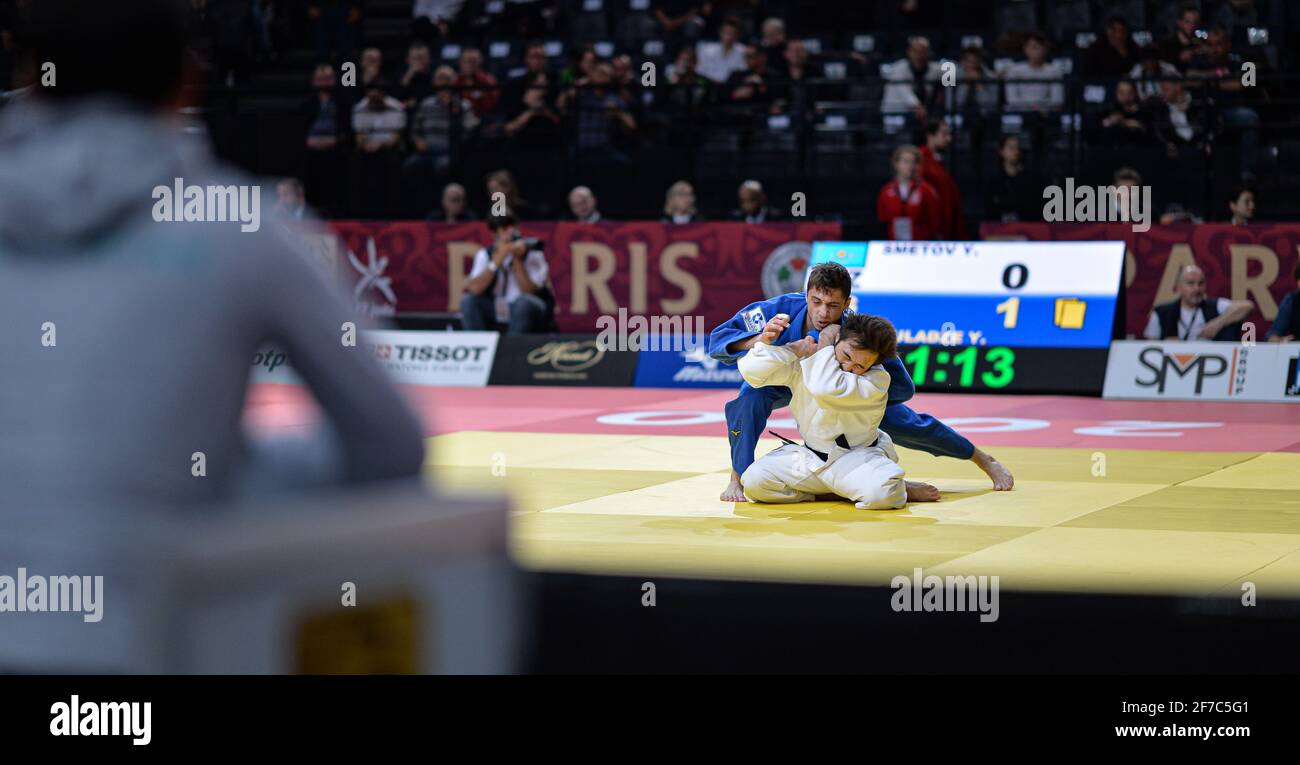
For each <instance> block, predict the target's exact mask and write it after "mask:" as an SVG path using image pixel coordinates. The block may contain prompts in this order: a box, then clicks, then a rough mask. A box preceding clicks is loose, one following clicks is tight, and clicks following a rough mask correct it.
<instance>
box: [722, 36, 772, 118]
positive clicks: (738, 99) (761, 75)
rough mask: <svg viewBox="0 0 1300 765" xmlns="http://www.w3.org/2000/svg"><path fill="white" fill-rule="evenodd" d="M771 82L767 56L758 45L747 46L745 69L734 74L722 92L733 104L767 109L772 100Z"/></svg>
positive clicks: (728, 79)
mask: <svg viewBox="0 0 1300 765" xmlns="http://www.w3.org/2000/svg"><path fill="white" fill-rule="evenodd" d="M771 80H772V73H771V72H770V71H769V70H768V68H767V54H766V53H764V52H763V49H762V48H760V47H758V46H757V45H746V46H745V68H744V69H742V70H740V71H738V72H732V73H731V76H730V77H728V78H727V82H726V84H725V85H723V87H722V91H723V93H725V94H726V95H727V98H728V99H729V100H730V101H731V103H732V104H735V105H738V106H752V107H766V106H767V104H768V103H770V102H771V100H772V89H771Z"/></svg>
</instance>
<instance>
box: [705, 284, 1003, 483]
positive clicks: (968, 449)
mask: <svg viewBox="0 0 1300 765" xmlns="http://www.w3.org/2000/svg"><path fill="white" fill-rule="evenodd" d="M851 290H852V279H851V277H850V276H849V272H848V269H846V268H845V267H844V266H842V265H840V264H838V263H819V264H817V265H816V266H813V270H812V273H811V274H810V275H809V278H808V291H807V293H803V292H791V293H789V294H786V295H781V296H779V297H775V298H772V299H770V300H763V301H760V302H757V303H750V304H749V305H747V306H745V307H744V308H743V309H741V310H740V311H739V312H738V313H737V314H736V315H735V316H733V317H732V318H731V319H730V320H729V321H727V322H726V323H724V324H722V325H721V326H719V327H717V328H716V329H714V330H713V332H712V333H711V334H710V335H709V355H710V356H712V357H713V358H715V359H717V360H718V361H721V362H723V363H726V364H735V363H736V362H737V361H738V360H739V359H740V357H741V356H743V355H745V354H746V353H747V352H748V351H749V349H750V348H752V347H753V346H754V344H755V343H757V342H758V341H759V340H762V341H763V342H765V343H767V344H769V345H773V346H780V345H785V344H786V343H790V342H794V341H796V340H801V339H803V338H804V337H812V338H813V339H814V341H815V340H817V339H818V337H819V333H820V331H821V330H822V329H824V328H825V327H827V326H828V325H830V324H839V323H840V319H841V317H842V316H843V315H844V313H845V311H847V310H848V305H849V295H850V293H851ZM884 368H885V370H886V371H888V372H889V378H890V384H889V396H888V405H887V406H886V407H885V415H884V418H883V419H882V420H881V423H880V429H881V430H883V431H885V432H886V433H888V434H889V435H890V437H891V438H892V439H893V442H894V443H895V444H897V445H899V446H904V447H907V448H909V449H916V450H918V451H923V452H928V453H930V454H933V455H936V456H939V457H953V458H955V459H961V460H971V461H972V462H974V463H975V464H976V465H977V466H979V468H980V469H981V470H983V471H984V472H985V473H986V474H988V476H989V478H991V479H992V480H993V488H994V489H995V490H998V491H1004V490H1007V489H1010V488H1011V487H1012V484H1013V483H1014V479H1013V478H1012V476H1011V473H1010V472H1009V471H1008V470H1007V469H1006V468H1005V467H1003V466H1002V464H1001V463H999V462H998V461H997V460H995V459H993V457H991V456H989V455H988V454H986V453H984V452H983V451H982V450H980V449H976V448H975V446H974V444H972V443H971V442H970V441H969V440H967V439H966V438H965V437H964V436H962V435H961V434H959V433H957V432H956V431H955V430H953V429H952V428H950V427H948V426H947V425H945V424H943V423H942V422H940V421H939V420H937V419H935V418H934V417H931V416H930V415H928V414H920V413H918V412H915V411H913V410H912V408H911V407H909V406H907V405H906V403H904V402H906V401H908V400H910V399H911V398H912V395H913V394H914V393H915V392H916V386H915V384H913V382H912V377H911V375H909V374H908V372H907V368H906V367H905V366H903V362H902V361H901V360H900V359H898V358H897V357H895V358H893V359H891V360H889V361H888V362H886V363H885V364H884ZM789 403H790V389H789V388H783V387H774V386H772V387H763V388H754V387H752V386H750V385H749V383H743V384H741V386H740V395H738V396H736V398H735V399H733V400H731V401H729V402H727V407H726V414H727V438H728V440H729V441H730V443H731V470H732V473H731V482H730V484H729V485H728V486H727V489H726V490H725V491H724V492H723V493H722V497H721V499H722V501H724V502H745V501H747V500H746V498H745V493H744V487H743V486H742V485H741V482H740V476H742V475H743V474H744V472H745V470H746V468H748V467H749V466H750V464H752V463H753V462H754V449H755V447H756V446H757V445H758V439H759V437H760V436H761V435H762V434H763V430H764V429H765V428H766V427H767V420H768V417H770V416H771V414H772V411H773V410H775V409H780V408H781V407H784V406H787V405H788V404H789ZM907 488H908V498H909V500H910V501H913V502H916V501H923V500H927V499H929V500H933V499H937V498H938V491H937V490H936V489H934V487H933V486H929V485H927V484H915V483H911V482H909V483H908V487H907Z"/></svg>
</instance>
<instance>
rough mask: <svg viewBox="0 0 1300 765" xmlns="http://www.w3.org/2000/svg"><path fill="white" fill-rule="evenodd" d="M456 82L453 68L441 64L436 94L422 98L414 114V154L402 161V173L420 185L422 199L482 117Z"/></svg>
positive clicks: (418, 192) (412, 120) (412, 125)
mask: <svg viewBox="0 0 1300 765" xmlns="http://www.w3.org/2000/svg"><path fill="white" fill-rule="evenodd" d="M455 84H456V73H455V72H454V71H453V70H452V68H451V67H449V66H440V67H438V70H437V71H436V72H434V74H433V87H434V89H433V93H432V95H428V96H425V97H424V98H423V99H421V101H420V104H419V106H418V107H416V109H415V112H414V113H413V114H412V115H411V136H410V138H411V149H412V153H411V155H410V156H409V157H407V158H406V161H405V162H403V163H402V174H403V176H405V178H406V180H407V183H408V184H411V185H413V186H414V187H415V188H416V193H417V194H419V197H417V198H420V199H424V198H427V196H426V195H428V194H429V193H430V192H432V190H433V189H434V188H437V186H436V182H432V181H433V179H436V178H437V177H438V176H439V175H441V174H443V173H445V172H446V171H447V168H448V167H449V166H450V164H451V155H452V150H453V148H454V147H456V146H458V145H460V144H461V143H463V141H464V136H465V135H466V134H468V133H469V132H471V131H472V130H473V129H474V128H475V127H476V126H477V125H478V117H476V116H475V115H474V111H473V109H472V108H471V107H470V104H469V101H468V100H466V99H464V98H462V97H461V95H460V93H459V92H457V91H456V90H455ZM423 184H429V185H427V186H422V185H423Z"/></svg>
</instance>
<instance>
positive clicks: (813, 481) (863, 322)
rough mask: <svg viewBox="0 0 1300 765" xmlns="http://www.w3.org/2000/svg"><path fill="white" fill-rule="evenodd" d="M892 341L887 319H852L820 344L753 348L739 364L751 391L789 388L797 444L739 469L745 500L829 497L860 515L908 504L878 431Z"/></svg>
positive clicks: (890, 448)
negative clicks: (799, 440) (842, 501)
mask: <svg viewBox="0 0 1300 765" xmlns="http://www.w3.org/2000/svg"><path fill="white" fill-rule="evenodd" d="M837 330H838V331H837ZM896 343H897V335H896V332H895V330H894V326H893V325H892V324H890V322H889V321H888V320H887V319H884V318H882V317H879V316H868V315H861V314H859V315H852V316H846V317H845V319H844V324H843V326H842V327H836V326H835V325H831V326H830V327H827V329H824V330H822V331H821V336H820V339H819V340H813V339H812V337H806V338H804V339H803V340H798V341H795V342H793V343H787V344H786V345H783V346H771V345H768V344H766V343H762V342H760V343H757V344H755V345H754V347H753V348H752V349H751V350H750V351H749V353H748V354H746V355H745V356H744V357H742V358H741V359H740V361H739V362H738V363H739V367H740V373H741V375H743V376H744V378H745V381H746V382H748V383H749V384H750V385H751V386H753V387H755V388H760V387H763V386H768V385H781V386H785V387H787V388H789V389H790V391H791V394H792V396H791V399H790V412H791V413H792V414H793V415H794V419H795V422H796V423H798V425H799V432H800V434H802V435H803V438H804V443H803V444H802V445H801V444H796V443H793V442H787V443H786V444H785V445H784V446H782V447H780V448H778V449H776V450H774V451H772V452H769V453H768V454H767V455H765V456H763V457H760V458H759V459H758V460H757V461H755V462H754V463H753V464H752V465H750V466H749V468H748V469H746V470H745V474H744V476H743V477H742V479H741V483H742V485H743V486H744V487H745V495H746V496H747V497H748V498H749V499H750V500H752V501H755V502H774V503H779V502H808V501H812V500H814V499H816V498H817V496H818V495H822V494H835V495H838V496H840V497H844V498H847V499H849V500H851V501H852V502H853V503H854V504H855V505H856V506H857V507H858V509H861V510H891V509H896V508H900V507H903V506H904V505H906V504H907V489H906V486H905V485H904V481H903V468H902V466H901V465H899V464H898V453H897V452H896V451H894V445H893V442H892V441H891V440H890V438H889V436H888V435H887V434H886V433H884V432H883V431H881V430H880V420H881V418H882V417H883V416H884V414H885V406H886V405H888V403H889V373H888V372H887V371H885V369H884V367H883V366H881V362H883V361H886V360H888V359H889V358H891V357H893V356H894V355H895V352H896ZM778 437H779V436H778ZM783 440H786V439H783ZM936 498H937V497H936Z"/></svg>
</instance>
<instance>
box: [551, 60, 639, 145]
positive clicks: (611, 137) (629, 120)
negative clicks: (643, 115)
mask: <svg viewBox="0 0 1300 765" xmlns="http://www.w3.org/2000/svg"><path fill="white" fill-rule="evenodd" d="M612 80H613V70H612V69H611V67H610V65H609V64H606V63H603V62H602V63H599V64H597V65H596V67H595V68H594V69H593V70H592V74H591V82H590V84H589V85H588V86H587V87H585V88H582V89H581V90H578V91H577V93H576V96H575V95H573V94H572V93H570V94H569V97H568V98H565V97H564V96H561V99H562V101H561V104H562V109H565V108H569V106H570V105H571V104H572V105H573V106H574V107H576V111H577V120H578V136H577V140H576V141H575V143H574V152H575V156H576V158H577V159H578V160H580V161H585V162H592V163H595V164H597V165H601V164H617V165H626V164H628V162H629V160H628V158H627V155H626V154H624V153H623V151H622V148H621V147H620V146H619V145H618V143H616V140H617V139H619V138H623V137H629V136H634V135H635V134H636V132H637V129H638V125H637V121H636V118H635V117H633V116H632V113H631V108H632V105H631V104H629V103H627V101H625V100H624V99H623V97H622V96H620V95H618V94H617V93H615V92H614V91H613V89H612V87H611V85H612Z"/></svg>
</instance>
